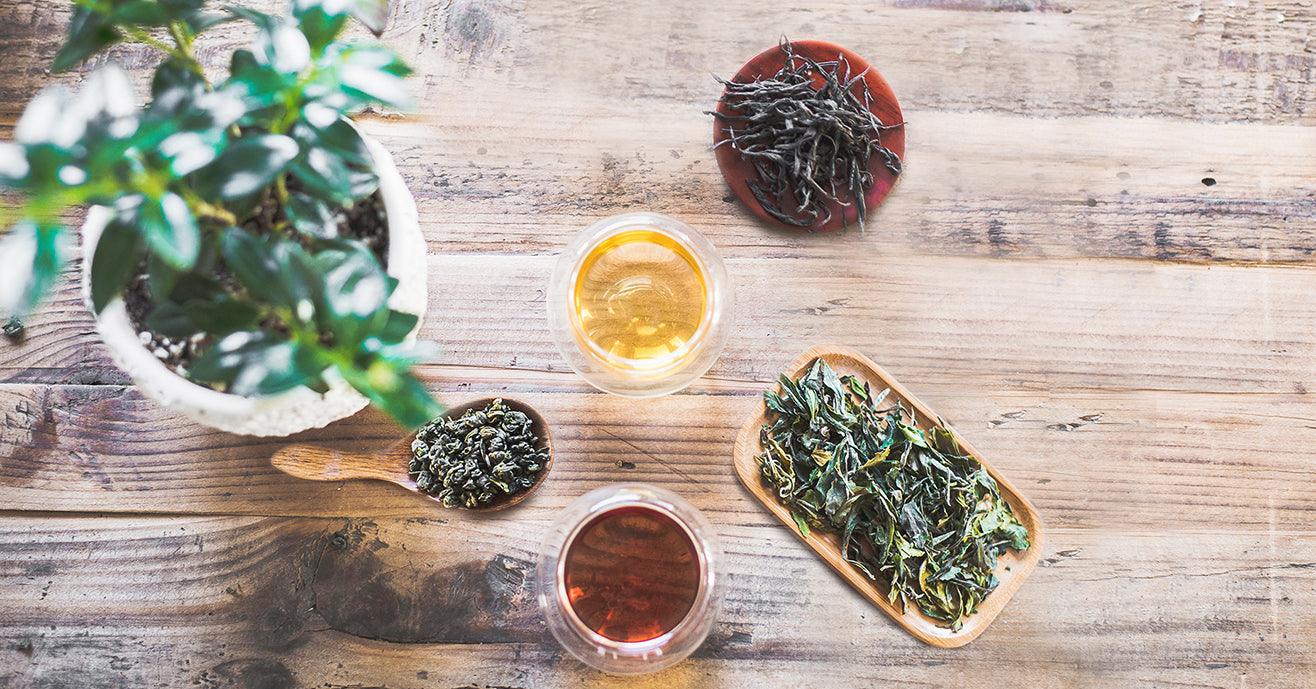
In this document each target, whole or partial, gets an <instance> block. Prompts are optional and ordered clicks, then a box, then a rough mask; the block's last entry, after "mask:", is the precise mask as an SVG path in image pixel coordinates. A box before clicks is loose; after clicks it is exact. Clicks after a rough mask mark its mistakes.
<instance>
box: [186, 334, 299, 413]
mask: <svg viewBox="0 0 1316 689" xmlns="http://www.w3.org/2000/svg"><path fill="white" fill-rule="evenodd" d="M298 349H299V346H298V345H297V344H296V343H295V342H292V341H289V340H287V339H284V338H282V337H281V336H279V335H276V334H274V333H270V332H268V331H263V330H255V331H243V332H236V333H232V334H230V335H227V336H225V337H224V338H222V339H221V340H220V341H219V342H217V343H215V345H214V346H213V347H211V348H210V349H208V350H206V352H205V353H204V354H202V355H201V357H200V358H198V359H197V360H196V361H195V362H194V363H193V364H192V367H191V368H190V369H188V376H189V377H190V378H192V379H194V380H199V381H204V382H220V383H228V391H229V392H231V393H233V394H235V395H242V396H243V397H254V396H260V395H273V394H277V393H280V392H285V391H287V390H291V389H293V388H296V387H298V386H300V385H302V384H304V383H305V382H306V381H308V380H310V379H311V378H312V377H313V376H315V375H317V374H318V372H314V371H307V370H305V369H304V368H302V367H301V366H299V365H298V363H299V362H305V361H306V359H305V358H304V357H301V356H299V355H298Z"/></svg>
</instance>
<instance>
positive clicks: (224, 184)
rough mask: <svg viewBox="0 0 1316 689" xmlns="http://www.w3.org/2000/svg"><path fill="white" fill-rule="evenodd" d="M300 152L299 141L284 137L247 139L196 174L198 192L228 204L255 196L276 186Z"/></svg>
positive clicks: (262, 136)
mask: <svg viewBox="0 0 1316 689" xmlns="http://www.w3.org/2000/svg"><path fill="white" fill-rule="evenodd" d="M298 152H299V150H298V146H297V142H296V141H293V140H292V139H290V138H288V137H286V136H283V135H280V134H260V135H256V136H248V137H244V138H242V139H239V140H238V141H237V142H236V143H233V144H231V145H230V146H229V147H228V149H226V150H225V151H224V152H223V153H222V154H220V155H219V157H218V158H216V159H215V161H214V162H213V163H211V164H209V165H207V166H206V167H204V168H202V169H201V170H198V171H197V172H196V189H197V192H198V193H200V194H201V195H202V196H204V197H206V198H218V199H221V200H226V201H227V200H232V199H238V198H243V197H246V196H251V195H253V194H255V193H256V192H259V191H261V190H262V189H264V188H265V187H267V186H269V185H270V184H273V183H274V180H275V178H276V177H278V176H279V174H280V173H282V172H283V171H284V170H285V169H287V167H288V164H289V163H291V162H292V161H293V159H295V158H296V157H297V154H298Z"/></svg>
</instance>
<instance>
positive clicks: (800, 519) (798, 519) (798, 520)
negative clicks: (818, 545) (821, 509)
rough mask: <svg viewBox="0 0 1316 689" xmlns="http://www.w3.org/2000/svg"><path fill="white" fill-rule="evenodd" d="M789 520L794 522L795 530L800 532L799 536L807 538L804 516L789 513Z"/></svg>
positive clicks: (807, 529) (807, 531)
mask: <svg viewBox="0 0 1316 689" xmlns="http://www.w3.org/2000/svg"><path fill="white" fill-rule="evenodd" d="M791 519H793V520H795V528H797V529H799V530H800V535H801V536H804V537H805V538H808V537H809V522H807V521H805V519H804V515H802V514H800V513H799V512H794V511H792V512H791Z"/></svg>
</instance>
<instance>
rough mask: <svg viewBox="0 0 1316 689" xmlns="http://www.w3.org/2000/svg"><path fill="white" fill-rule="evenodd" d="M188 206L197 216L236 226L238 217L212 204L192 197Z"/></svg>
mask: <svg viewBox="0 0 1316 689" xmlns="http://www.w3.org/2000/svg"><path fill="white" fill-rule="evenodd" d="M188 204H189V205H190V206H192V209H193V210H194V211H196V214H197V215H204V216H207V217H211V218H214V219H216V220H219V221H222V222H226V223H228V224H230V225H236V224H238V217H237V216H236V215H233V214H232V213H230V212H229V211H227V210H225V209H223V208H220V207H219V206H216V205H215V204H213V203H210V202H208V201H202V200H201V199H198V198H196V197H192V198H189V199H188Z"/></svg>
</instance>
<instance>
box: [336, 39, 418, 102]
mask: <svg viewBox="0 0 1316 689" xmlns="http://www.w3.org/2000/svg"><path fill="white" fill-rule="evenodd" d="M410 73H411V68H410V67H408V66H407V65H406V64H405V63H404V62H402V60H401V59H400V58H398V56H397V54H395V53H394V52H393V51H392V50H389V49H388V48H385V47H383V46H362V47H355V46H354V47H352V48H349V49H347V50H346V51H344V53H343V55H342V64H341V65H340V66H339V68H338V80H339V82H340V83H341V84H342V87H343V89H344V90H346V91H347V92H349V93H353V94H355V95H356V96H357V97H358V98H359V99H360V100H361V101H362V104H366V103H371V102H374V103H380V104H382V105H385V106H390V107H394V108H399V109H402V110H407V109H410V108H412V107H413V106H414V102H413V101H412V98H411V91H410V89H408V88H407V85H406V82H404V81H403V79H402V77H405V76H406V75H408V74H410Z"/></svg>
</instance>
